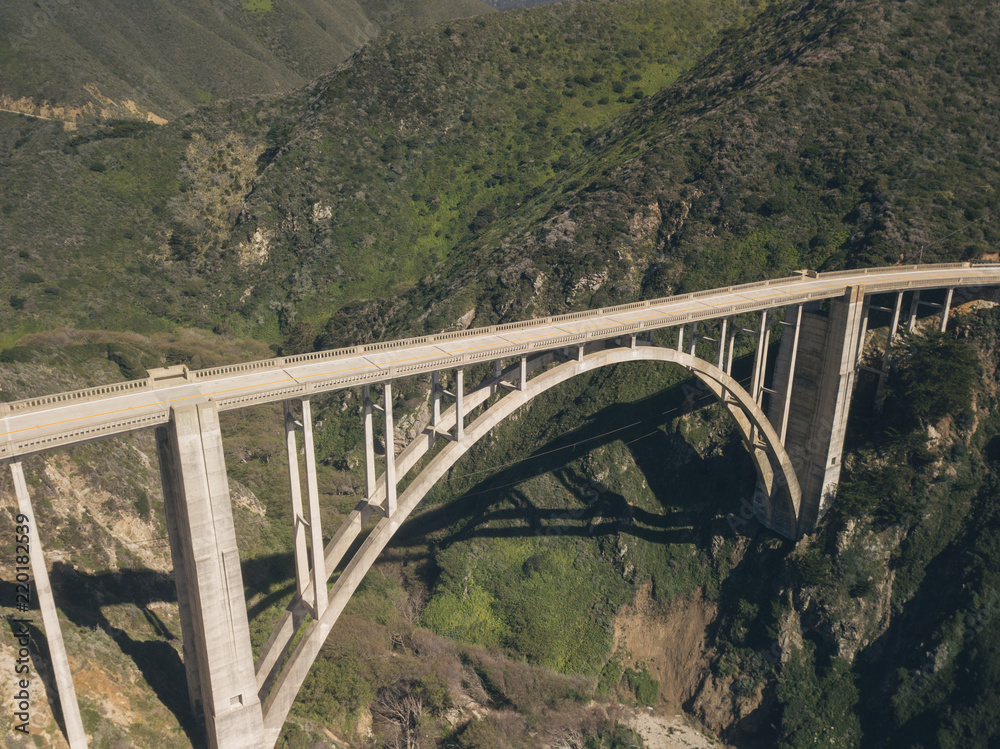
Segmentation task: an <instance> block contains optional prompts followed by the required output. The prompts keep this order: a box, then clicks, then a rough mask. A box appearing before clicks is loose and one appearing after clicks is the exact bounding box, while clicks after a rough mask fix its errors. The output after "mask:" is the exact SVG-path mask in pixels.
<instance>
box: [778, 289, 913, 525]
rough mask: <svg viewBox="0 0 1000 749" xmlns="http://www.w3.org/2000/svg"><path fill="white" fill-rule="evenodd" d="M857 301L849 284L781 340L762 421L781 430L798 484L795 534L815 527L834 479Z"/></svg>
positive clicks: (858, 323)
mask: <svg viewBox="0 0 1000 749" xmlns="http://www.w3.org/2000/svg"><path fill="white" fill-rule="evenodd" d="M864 306H865V305H864V291H863V289H862V288H861V287H856V286H852V287H850V288H848V289H847V291H846V293H845V294H844V296H843V297H842V298H840V299H835V300H832V301H831V302H830V308H829V311H828V312H823V311H822V310H820V309H812V310H810V309H805V310H803V311H801V312H797V313H796V318H797V321H798V324H797V325H796V332H795V333H794V334H793V335H791V336H788V335H786V336H783V337H782V340H781V347H780V349H779V353H778V363H777V366H776V369H775V376H774V391H775V393H776V395H777V397H774V398H772V399H771V403H770V406H769V409H768V411H769V413H768V419H769V420H770V421H771V423H772V424H773V425H774V426H775V427H777V428H778V430H779V433H783V435H782V436H783V437H784V439H783V442H784V444H785V446H786V449H787V451H788V456H789V458H790V459H791V461H792V465H793V466H794V468H795V474H796V476H798V479H799V484H800V486H801V489H802V505H801V508H800V514H799V533H809V532H811V531H812V530H813V529H814V528H815V527H816V524H817V523H818V522H819V521H820V519H821V518H822V517H823V515H824V514H825V513H826V510H827V509H828V507H829V504H830V500H831V499H832V496H833V493H834V491H835V489H836V486H837V482H838V480H839V479H840V467H841V465H840V463H841V455H842V452H843V448H844V433H845V431H846V427H847V417H848V411H849V408H850V401H851V391H852V390H853V388H854V373H855V368H856V361H857V352H858V347H859V345H860V334H861V328H862V320H863V315H862V312H863V311H864ZM896 310H897V312H898V310H899V300H897V305H896ZM897 320H898V318H897ZM793 386H794V388H795V391H796V393H795V398H792V397H791V392H790V391H791V389H792V387H793Z"/></svg>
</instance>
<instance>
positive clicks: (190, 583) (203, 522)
mask: <svg viewBox="0 0 1000 749" xmlns="http://www.w3.org/2000/svg"><path fill="white" fill-rule="evenodd" d="M171 415H172V418H171V420H170V422H169V423H168V424H167V425H166V426H162V427H159V428H157V430H156V444H157V451H158V453H159V459H160V477H161V481H162V483H163V499H164V505H165V506H166V513H167V532H168V534H169V537H170V551H171V556H172V557H173V563H174V574H175V578H176V581H177V599H178V603H179V606H180V613H181V628H182V634H183V640H184V661H185V670H186V673H187V680H188V688H189V690H190V692H191V699H192V703H195V702H196V701H197V702H200V705H201V710H202V712H203V713H204V718H205V725H206V729H207V732H208V738H209V744H210V746H211V747H212V749H257V748H262V747H263V746H264V744H263V737H264V724H263V716H262V712H261V706H260V701H259V699H258V696H257V681H256V676H255V673H254V664H253V659H252V652H251V649H250V628H249V625H248V622H247V613H246V604H245V600H244V595H243V574H242V571H241V570H240V557H239V550H238V548H237V545H236V531H235V528H234V526H233V513H232V507H231V505H230V497H229V480H228V478H227V477H226V463H225V459H224V457H223V453H222V432H221V429H220V427H219V416H218V412H217V410H216V407H215V405H214V404H213V403H211V402H208V403H202V404H198V405H192V406H182V407H174V408H173V409H172V414H171Z"/></svg>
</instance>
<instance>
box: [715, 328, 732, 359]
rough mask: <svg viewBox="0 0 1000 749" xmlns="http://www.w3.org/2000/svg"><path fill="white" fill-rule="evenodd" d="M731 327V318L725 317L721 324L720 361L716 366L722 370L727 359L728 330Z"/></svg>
mask: <svg viewBox="0 0 1000 749" xmlns="http://www.w3.org/2000/svg"><path fill="white" fill-rule="evenodd" d="M728 326H729V318H728V317H723V318H722V322H721V323H719V360H718V363H717V364H716V366H717V367H718V368H719V369H722V368H723V366H724V365H725V359H726V328H727V327H728Z"/></svg>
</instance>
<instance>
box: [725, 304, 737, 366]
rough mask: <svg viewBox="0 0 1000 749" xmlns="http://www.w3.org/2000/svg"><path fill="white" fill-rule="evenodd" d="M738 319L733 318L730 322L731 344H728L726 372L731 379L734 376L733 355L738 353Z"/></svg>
mask: <svg viewBox="0 0 1000 749" xmlns="http://www.w3.org/2000/svg"><path fill="white" fill-rule="evenodd" d="M737 332H738V330H737V325H736V318H735V317H733V318H731V320H730V325H729V342H728V343H727V344H726V367H725V372H726V374H727V375H729V376H730V377H732V376H733V354H734V353H735V351H736V334H737Z"/></svg>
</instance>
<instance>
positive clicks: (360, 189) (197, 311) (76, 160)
mask: <svg viewBox="0 0 1000 749" xmlns="http://www.w3.org/2000/svg"><path fill="white" fill-rule="evenodd" d="M744 18H745V16H743V15H742V13H741V11H740V10H739V7H738V4H737V3H735V2H726V3H702V2H700V0H689V2H685V3H680V4H676V3H668V2H656V3H652V4H650V3H645V2H638V0H614V1H613V2H593V3H583V4H580V5H578V6H577V5H570V4H561V5H554V6H551V7H546V8H539V9H535V10H533V11H518V12H511V13H506V14H493V15H491V16H485V17H481V18H477V19H474V20H467V21H461V22H454V23H452V24H450V25H445V26H443V27H439V28H437V29H434V30H430V31H426V32H418V33H414V34H401V33H400V34H391V35H386V36H384V37H382V38H379V39H377V40H376V41H374V42H373V43H372V44H371V45H369V46H368V47H366V48H365V49H364V50H363V51H361V52H359V53H358V54H357V55H356V56H355V57H354V58H353V59H352V60H351V62H350V64H348V65H346V66H345V67H344V68H343V69H342V70H340V71H338V72H336V73H333V74H331V75H328V76H325V77H323V78H321V79H320V80H319V81H318V82H317V83H316V84H315V85H313V86H311V87H309V88H308V89H305V90H303V91H300V92H298V93H295V94H293V95H290V96H286V97H282V98H278V99H260V100H255V101H253V102H242V101H240V102H233V103H220V104H218V105H215V106H211V107H206V108H204V109H201V110H198V111H196V112H193V113H191V114H189V115H187V116H185V117H182V118H180V119H179V120H177V121H175V122H172V123H171V124H170V125H168V126H167V127H165V128H153V127H152V126H145V127H144V126H139V125H132V124H129V123H111V124H109V125H105V126H101V127H96V126H95V127H87V128H84V129H81V130H80V131H79V132H77V133H75V134H65V133H63V132H62V131H61V130H60V128H59V127H58V126H57V125H55V124H49V123H45V122H40V121H35V120H26V119H21V118H16V117H14V116H13V115H9V116H6V115H0V117H6V118H7V119H6V121H7V123H8V125H7V126H6V127H5V128H3V130H2V131H0V138H3V139H4V140H3V142H2V146H0V160H2V163H3V168H4V171H5V174H7V175H8V185H9V189H8V191H7V192H6V193H5V194H4V195H3V196H2V197H0V201H2V203H3V205H2V208H0V243H2V244H0V252H2V253H4V260H5V262H6V264H7V267H8V268H9V269H10V273H9V274H8V275H5V276H4V277H3V278H0V299H4V300H5V301H7V302H8V303H9V306H8V305H6V304H5V305H0V328H3V329H4V330H5V331H6V332H7V334H8V335H9V336H11V337H15V336H16V335H18V334H19V333H20V334H23V333H25V332H32V331H37V330H40V329H45V328H50V327H54V326H58V325H66V324H69V325H73V326H76V327H85V328H87V327H102V328H112V329H133V330H138V331H139V332H148V331H151V330H156V329H162V328H163V327H164V326H166V325H169V324H170V322H174V323H176V322H184V323H187V324H195V325H198V326H200V327H206V328H217V329H218V330H220V331H222V332H229V333H235V334H246V333H250V332H252V333H253V335H255V336H256V337H258V338H263V339H265V340H267V341H268V342H272V343H278V342H280V341H282V339H284V338H286V337H287V336H288V335H289V334H290V332H291V326H292V325H293V323H294V321H295V320H296V318H298V319H300V320H301V319H303V318H305V319H306V320H307V321H308V322H310V323H311V324H313V325H314V327H315V328H317V329H319V328H321V327H322V325H323V323H325V322H326V319H327V318H328V317H329V315H330V313H331V312H332V311H333V310H335V309H337V308H339V307H341V306H343V305H344V304H345V303H347V302H351V301H353V300H356V299H359V298H371V297H377V296H381V295H387V294H391V293H392V294H394V293H398V292H399V291H401V290H405V289H406V288H408V287H410V286H412V285H413V284H414V283H416V282H417V281H418V280H419V279H420V278H422V277H423V276H425V275H426V274H427V273H428V272H430V271H432V270H433V269H434V268H435V267H436V266H437V265H438V264H439V263H440V262H441V261H442V260H444V259H445V258H447V257H449V256H450V255H451V254H452V253H453V252H454V250H455V248H456V247H461V246H463V245H464V244H465V243H467V242H468V240H469V238H470V237H474V236H476V235H477V234H479V233H481V231H482V230H483V228H484V227H485V226H488V225H489V224H490V223H491V222H493V221H494V220H495V219H496V218H497V216H500V215H503V214H506V213H508V212H509V211H511V210H513V209H514V208H515V207H516V206H517V204H518V203H520V202H522V201H523V200H524V199H525V196H526V195H527V194H528V193H529V192H531V191H532V190H535V189H540V187H541V186H542V185H543V184H544V183H545V182H546V181H547V180H549V179H551V177H552V176H553V175H554V174H556V173H561V172H562V171H564V170H565V169H567V168H568V166H569V165H570V164H572V163H574V161H575V160H576V159H577V158H578V157H579V156H580V155H581V153H583V151H584V143H585V142H586V140H587V138H588V137H589V135H588V133H591V132H592V131H593V130H594V129H595V128H598V127H601V126H603V125H604V124H606V123H607V122H609V121H610V120H611V119H613V118H614V117H615V116H618V115H620V114H622V113H623V112H625V111H627V110H628V109H629V107H631V106H634V104H635V102H636V101H637V98H636V96H637V91H638V89H639V88H640V87H642V88H644V89H645V90H646V91H652V90H655V89H656V88H659V87H660V86H662V85H664V84H665V83H667V82H669V81H670V80H673V79H674V78H675V77H676V76H677V75H678V74H679V73H680V72H682V71H683V70H684V69H686V68H688V67H690V66H691V65H692V64H694V62H695V61H696V60H697V57H698V55H700V54H704V53H705V52H707V51H708V50H709V49H711V46H712V45H713V44H714V41H715V40H716V39H717V34H718V32H719V31H720V29H721V28H723V27H724V25H726V24H729V23H733V22H740V21H741V19H744ZM567 61H572V62H571V63H568V62H567ZM568 64H569V67H567V65H568ZM638 95H639V96H641V93H640V94H638ZM52 175H58V178H56V179H53V177H52ZM109 276H110V277H115V278H119V279H121V280H122V283H121V285H120V287H116V288H115V289H114V290H113V292H112V290H111V289H110V288H109V286H108V284H107V278H108V277H109ZM109 292H111V293H109ZM194 300H196V301H194ZM310 344H311V342H310V341H307V342H306V345H310Z"/></svg>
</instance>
